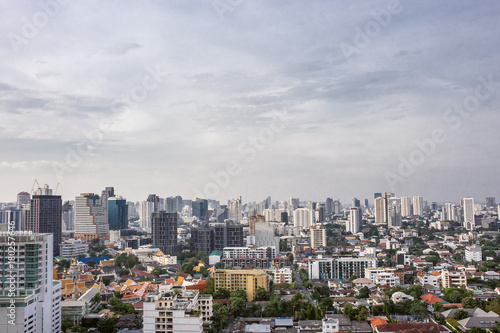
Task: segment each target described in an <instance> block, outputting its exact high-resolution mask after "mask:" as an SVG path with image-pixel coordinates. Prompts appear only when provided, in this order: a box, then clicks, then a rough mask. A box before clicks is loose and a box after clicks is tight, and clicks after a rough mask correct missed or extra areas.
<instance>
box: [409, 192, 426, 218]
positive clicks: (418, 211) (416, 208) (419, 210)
mask: <svg viewBox="0 0 500 333" xmlns="http://www.w3.org/2000/svg"><path fill="white" fill-rule="evenodd" d="M412 201H413V215H416V216H422V214H423V212H424V198H423V197H420V196H414V197H413V200H412Z"/></svg>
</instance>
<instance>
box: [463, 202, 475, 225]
mask: <svg viewBox="0 0 500 333" xmlns="http://www.w3.org/2000/svg"><path fill="white" fill-rule="evenodd" d="M461 205H462V210H463V223H464V224H463V226H464V228H465V229H467V230H474V228H475V226H476V221H475V217H474V199H473V198H463V199H462V201H461Z"/></svg>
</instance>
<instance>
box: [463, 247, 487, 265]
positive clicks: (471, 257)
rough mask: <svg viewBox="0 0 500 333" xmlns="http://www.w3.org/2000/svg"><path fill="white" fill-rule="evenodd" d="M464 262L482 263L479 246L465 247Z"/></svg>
mask: <svg viewBox="0 0 500 333" xmlns="http://www.w3.org/2000/svg"><path fill="white" fill-rule="evenodd" d="M465 260H466V261H467V262H482V261H483V251H482V250H481V246H479V245H472V246H466V247H465Z"/></svg>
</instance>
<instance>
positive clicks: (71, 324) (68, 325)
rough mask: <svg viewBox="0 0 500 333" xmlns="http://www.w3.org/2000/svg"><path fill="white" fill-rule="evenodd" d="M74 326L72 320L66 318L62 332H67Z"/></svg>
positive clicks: (62, 325)
mask: <svg viewBox="0 0 500 333" xmlns="http://www.w3.org/2000/svg"><path fill="white" fill-rule="evenodd" d="M72 326H73V321H72V320H71V319H70V318H65V319H64V320H63V321H62V323H61V331H62V332H66V330H67V329H69V328H71V327H72Z"/></svg>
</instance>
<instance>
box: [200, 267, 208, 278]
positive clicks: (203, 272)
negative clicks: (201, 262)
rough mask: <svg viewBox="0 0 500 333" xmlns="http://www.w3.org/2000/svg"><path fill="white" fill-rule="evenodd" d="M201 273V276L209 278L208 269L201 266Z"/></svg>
mask: <svg viewBox="0 0 500 333" xmlns="http://www.w3.org/2000/svg"><path fill="white" fill-rule="evenodd" d="M200 273H201V275H203V276H204V277H207V276H208V269H207V268H206V267H205V266H201V267H200Z"/></svg>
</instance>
